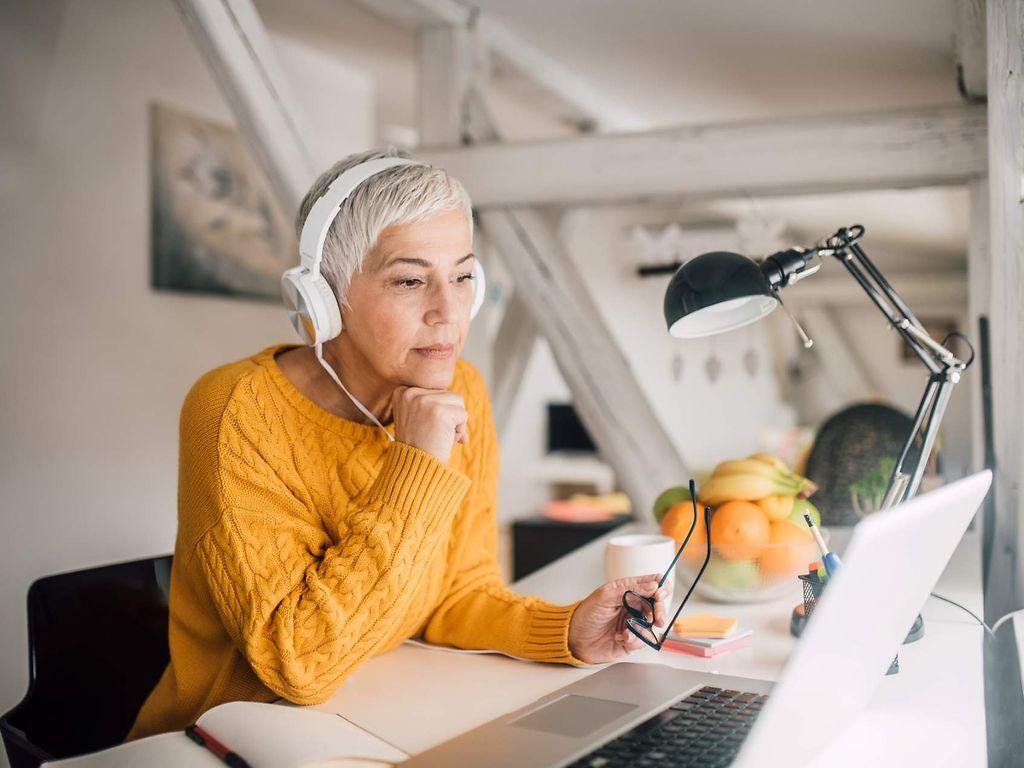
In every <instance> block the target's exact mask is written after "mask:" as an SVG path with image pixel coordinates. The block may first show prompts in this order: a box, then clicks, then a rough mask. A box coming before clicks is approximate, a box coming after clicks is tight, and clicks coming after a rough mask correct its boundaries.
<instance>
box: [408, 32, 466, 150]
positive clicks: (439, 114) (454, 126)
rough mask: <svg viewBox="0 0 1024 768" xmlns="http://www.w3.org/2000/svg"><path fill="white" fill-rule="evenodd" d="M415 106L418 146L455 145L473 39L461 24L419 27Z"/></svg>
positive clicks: (459, 140) (462, 118)
mask: <svg viewBox="0 0 1024 768" xmlns="http://www.w3.org/2000/svg"><path fill="white" fill-rule="evenodd" d="M416 37H417V41H418V44H419V67H418V73H419V88H418V89H417V107H418V110H417V111H418V123H419V140H420V145H424V144H427V145H434V146H458V145H459V144H460V143H462V138H463V136H462V134H463V128H464V125H465V123H466V116H467V114H468V113H467V110H468V109H469V102H468V99H469V94H470V87H471V84H472V79H473V66H474V48H475V45H474V41H473V40H472V35H471V34H470V33H469V32H468V31H467V30H466V29H465V28H463V27H455V26H452V25H450V24H433V25H430V26H424V27H420V28H419V31H418V32H417V36H416Z"/></svg>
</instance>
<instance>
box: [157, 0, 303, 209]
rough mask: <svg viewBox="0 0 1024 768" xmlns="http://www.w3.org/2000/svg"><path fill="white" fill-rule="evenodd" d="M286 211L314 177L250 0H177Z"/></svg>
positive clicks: (296, 115)
mask: <svg viewBox="0 0 1024 768" xmlns="http://www.w3.org/2000/svg"><path fill="white" fill-rule="evenodd" d="M174 4H175V5H176V6H177V8H178V10H179V12H180V13H181V16H182V19H183V20H184V22H185V26H186V27H187V28H188V31H189V32H190V33H191V34H192V37H193V39H194V40H195V42H196V45H197V46H198V48H199V50H200V52H201V53H202V55H203V57H204V59H205V60H206V64H207V66H208V67H209V68H210V72H211V73H212V74H213V78H214V80H215V81H216V82H217V85H218V86H219V87H220V89H221V92H222V93H223V94H224V97H225V99H227V102H228V104H229V105H230V106H231V111H232V112H233V113H234V115H235V119H236V120H237V121H238V125H239V128H240V129H241V131H242V134H243V135H244V136H245V138H246V140H247V141H248V144H249V148H250V149H251V150H252V152H253V153H254V154H255V155H256V159H257V162H259V164H260V165H261V166H262V168H263V170H264V171H265V172H266V173H267V176H268V178H269V180H270V184H271V186H272V188H273V189H274V193H275V194H276V195H277V198H278V200H279V201H280V202H281V204H282V205H283V206H284V209H285V210H288V211H292V210H295V209H296V208H298V205H299V202H300V201H301V200H302V196H303V195H304V194H305V193H306V190H307V189H309V185H310V184H311V183H312V182H313V179H314V178H315V174H316V166H315V163H314V162H313V158H312V155H311V154H310V153H309V150H308V148H307V146H306V143H305V141H304V140H303V135H304V130H303V120H302V117H301V113H300V112H299V110H298V108H297V106H296V102H295V99H294V98H293V97H292V95H291V91H290V89H289V87H288V83H287V80H286V78H285V76H284V74H283V72H282V70H281V68H280V66H279V65H278V64H277V57H276V55H275V52H274V49H273V46H272V44H271V42H270V38H269V36H268V35H267V32H266V29H265V28H264V27H263V23H262V22H261V21H260V17H259V14H258V13H257V12H256V9H255V8H254V7H253V4H252V0H174Z"/></svg>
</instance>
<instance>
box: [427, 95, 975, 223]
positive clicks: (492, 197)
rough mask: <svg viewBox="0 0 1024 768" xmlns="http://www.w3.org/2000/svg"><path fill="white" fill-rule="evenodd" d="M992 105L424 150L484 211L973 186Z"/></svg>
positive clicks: (832, 116)
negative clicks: (987, 111) (987, 108)
mask: <svg viewBox="0 0 1024 768" xmlns="http://www.w3.org/2000/svg"><path fill="white" fill-rule="evenodd" d="M985 142H986V130H985V108H984V107H983V106H973V105H971V106H959V105H957V106H952V107H932V108H925V109H912V110H903V111H898V112H883V113H868V114H865V113H851V114H846V115H831V116H825V117H820V116H818V117H806V118H799V119H787V120H770V121H756V122H741V123H725V124H719V125H707V126H687V127H680V128H673V129H670V130H663V131H657V132H651V133H634V134H617V135H601V136H581V137H575V138H568V139H555V140H546V141H529V142H514V143H513V142H510V143H491V144H481V145H476V146H471V147H458V148H454V147H453V148H447V149H442V148H438V149H429V148H428V149H424V150H423V152H422V155H423V156H424V157H425V159H427V160H428V161H429V162H431V163H433V164H435V165H438V166H441V167H443V168H445V169H447V170H448V171H449V172H450V173H452V174H454V175H455V176H456V177H458V178H459V179H461V180H462V182H463V183H464V184H465V185H466V187H467V189H468V190H469V193H470V195H471V196H472V198H473V203H474V205H476V206H479V207H487V206H502V205H538V204H581V203H596V202H619V201H626V200H632V201H636V200H643V199H648V198H657V197H670V198H674V197H684V198H686V197H689V198H725V197H745V196H749V195H753V196H761V195H805V194H824V193H831V192H843V191H849V190H858V189H889V188H910V187H928V186H941V185H951V184H964V183H966V182H967V181H968V180H970V179H973V178H976V177H979V176H982V175H984V173H985V170H986V143H985Z"/></svg>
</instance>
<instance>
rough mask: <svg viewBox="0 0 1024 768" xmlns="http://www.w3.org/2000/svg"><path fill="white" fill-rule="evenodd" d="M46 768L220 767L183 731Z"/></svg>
mask: <svg viewBox="0 0 1024 768" xmlns="http://www.w3.org/2000/svg"><path fill="white" fill-rule="evenodd" d="M43 765H44V766H46V768H139V766H142V765H144V766H146V768H224V763H222V762H221V761H220V760H218V759H217V757H216V756H215V755H214V754H213V753H212V752H210V751H209V750H206V749H203V748H202V747H200V746H199V745H198V744H196V743H194V742H192V741H190V740H189V738H188V737H187V736H186V735H185V734H184V732H179V731H175V732H173V733H161V734H159V735H158V736H149V737H147V738H145V739H139V740H138V741H133V742H130V743H128V744H120V745H118V746H116V747H110V748H109V749H104V750H103V751H101V752H93V753H92V754H89V755H81V756H80V757H68V758H65V759H64V760H52V761H50V762H48V763H43Z"/></svg>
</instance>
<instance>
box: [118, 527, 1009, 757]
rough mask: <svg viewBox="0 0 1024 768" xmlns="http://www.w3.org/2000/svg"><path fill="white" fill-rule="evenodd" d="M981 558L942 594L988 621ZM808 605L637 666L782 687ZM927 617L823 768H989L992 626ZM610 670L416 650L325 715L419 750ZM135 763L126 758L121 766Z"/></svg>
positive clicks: (766, 609)
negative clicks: (720, 643) (712, 652)
mask: <svg viewBox="0 0 1024 768" xmlns="http://www.w3.org/2000/svg"><path fill="white" fill-rule="evenodd" d="M638 530H643V529H642V528H641V527H640V526H638V525H631V526H628V527H623V528H619V529H618V530H616V531H615V532H613V533H609V534H607V535H606V536H604V537H602V538H600V539H597V540H596V541H594V542H592V543H591V544H588V545H587V546H585V547H583V548H582V549H580V550H578V551H576V552H574V553H573V554H571V555H569V556H567V557H564V558H562V559H561V560H558V561H556V562H555V563H552V564H551V565H549V566H548V567H546V568H544V569H542V570H540V571H538V572H537V573H534V574H532V575H531V576H529V577H528V578H526V579H522V580H521V581H519V582H517V583H516V584H515V585H514V587H515V589H516V590H517V591H519V592H520V593H523V594H535V595H539V596H541V597H544V598H546V599H548V600H551V601H553V602H557V603H568V602H572V601H573V600H576V599H578V598H579V597H583V596H585V595H587V594H589V593H590V592H591V591H592V590H593V589H594V588H596V587H597V586H599V585H600V584H601V583H603V581H604V574H603V557H604V545H605V540H606V539H607V538H608V537H609V536H612V535H616V534H619V533H623V532H629V531H638ZM844 541H845V537H843V536H839V535H836V536H835V537H834V538H833V546H834V547H835V548H836V549H837V550H839V551H840V552H841V551H842V546H841V543H842V542H844ZM980 561H981V557H980V546H979V541H978V536H977V535H976V534H969V535H968V536H967V537H965V539H964V540H963V542H961V545H960V547H959V548H958V550H957V552H956V554H955V555H954V556H953V559H952V561H951V562H950V565H949V567H948V568H947V569H946V572H945V573H944V574H943V576H942V578H941V579H940V581H939V584H938V586H937V588H936V590H935V591H937V592H938V593H939V594H942V595H944V596H946V597H949V598H951V599H953V600H957V601H958V602H960V603H963V604H964V605H966V606H967V607H969V608H970V609H971V610H973V611H975V612H976V613H978V614H980V613H981V611H982V606H981V602H982V598H981V565H980ZM695 597H696V596H695ZM800 600H801V594H800V589H799V585H798V582H796V580H795V579H794V586H793V592H792V595H791V596H790V597H786V598H784V599H782V600H779V601H777V602H774V603H766V604H761V605H752V606H723V605H718V604H709V603H704V602H702V601H701V600H699V599H695V600H694V601H693V603H692V604H691V605H692V610H693V611H694V612H699V611H704V610H710V611H715V612H717V613H720V614H726V615H735V616H737V617H738V618H739V620H740V623H741V625H743V626H746V627H751V628H753V629H754V642H753V644H752V645H751V646H749V647H747V648H744V649H741V650H739V651H734V652H733V653H731V654H728V655H726V656H723V657H721V658H719V659H700V658H697V657H693V656H686V655H682V654H677V653H670V652H662V653H660V654H659V653H657V652H656V651H653V650H651V649H648V648H645V649H643V650H642V651H637V652H636V653H634V654H632V655H631V656H630V657H628V659H627V661H628V662H631V663H661V664H668V665H671V666H674V667H680V668H684V669H694V670H701V671H705V672H707V673H708V675H709V676H712V677H711V681H712V682H713V675H715V674H730V675H739V676H742V677H754V678H761V679H766V680H775V679H777V678H778V676H779V673H780V672H781V671H782V667H783V665H784V664H785V662H786V659H787V658H788V656H789V654H790V652H791V650H792V648H793V644H794V642H795V641H794V640H793V638H791V637H790V635H789V616H790V611H791V610H792V607H793V605H795V604H796V603H797V602H799V601H800ZM688 610H689V609H688ZM923 613H924V617H925V636H924V638H923V639H922V640H920V641H918V642H916V643H914V644H912V645H908V646H904V647H903V649H902V650H901V651H900V672H899V674H897V675H894V676H890V677H886V678H884V679H883V680H882V681H881V685H880V687H879V689H878V692H877V693H876V695H875V697H874V699H873V701H872V703H871V706H870V707H869V709H868V710H867V711H866V712H864V713H863V715H862V716H861V717H860V718H859V719H858V720H857V721H856V722H854V723H852V724H851V725H850V727H849V728H848V729H847V730H846V731H845V732H844V733H843V734H842V736H841V737H840V738H839V739H838V740H837V741H836V742H834V743H833V744H832V746H831V747H830V748H829V750H828V752H827V754H824V755H821V756H820V757H819V759H818V760H817V761H816V762H815V763H814V765H815V766H820V767H821V768H838V767H843V768H845V767H846V766H850V767H851V768H853V767H856V768H862V767H863V766H872V768H882V767H883V766H904V765H911V764H913V765H923V766H929V767H930V768H931V767H932V766H956V768H972V767H973V766H983V765H985V763H986V759H985V758H986V744H985V704H984V702H985V697H984V688H983V669H982V629H981V627H980V626H978V625H977V624H975V623H974V622H973V620H972V619H971V618H970V617H968V616H966V615H965V614H964V613H962V612H961V611H960V610H959V609H956V608H954V607H952V606H949V605H946V604H945V603H942V602H939V601H937V600H929V601H928V603H927V604H926V605H925V607H924V611H923ZM1020 626H1021V625H1018V631H1020V629H1019V627H1020ZM601 668H603V667H602V666H594V667H587V668H577V667H570V666H567V665H564V664H538V663H533V662H527V661H520V660H516V659H511V658H508V657H506V656H500V655H494V654H487V655H484V654H465V653H452V652H446V651H442V650H435V649H425V648H421V647H416V646H412V645H408V644H406V645H402V646H399V647H398V648H396V649H395V650H393V651H391V652H390V653H387V654H385V655H383V656H378V657H376V658H373V659H371V660H370V661H368V662H366V664H364V665H363V666H362V667H360V668H359V669H358V670H357V671H356V672H355V673H354V674H353V675H352V676H351V677H349V679H348V680H346V681H345V683H344V685H342V687H341V688H340V689H339V690H338V692H337V693H336V694H335V695H334V697H333V698H332V699H331V700H330V701H329V702H327V703H326V704H322V705H320V706H318V707H316V709H322V710H325V711H329V712H333V713H336V714H338V715H341V716H342V717H344V718H346V719H347V720H349V721H351V722H352V723H354V724H356V725H358V726H360V727H361V728H363V729H364V730H366V731H368V732H369V733H371V734H374V735H375V736H377V737H378V738H380V739H382V740H384V741H386V742H388V743H390V744H392V745H393V746H395V747H398V748H399V749H400V750H402V751H403V752H406V753H408V754H416V753H418V752H422V751H423V750H425V749H428V748H430V747H432V746H434V745H436V744H440V743H441V742H444V741H446V740H448V739H450V738H452V737H454V736H457V735H458V734H460V733H463V732H465V731H467V730H469V729H471V728H474V727H476V726H478V725H481V724H483V723H485V722H487V721H488V720H492V719H494V718H496V717H500V716H501V715H504V714H507V713H508V712H511V711H513V710H516V709H518V708H520V707H522V706H525V705H527V704H529V703H530V702H532V701H534V700H536V699H537V698H539V697H540V696H543V695H544V694H547V693H550V692H552V691H554V690H556V689H558V688H561V687H563V686H565V685H568V684H569V683H571V682H573V681H575V680H579V679H581V678H582V677H585V676H587V675H590V674H593V673H594V672H595V671H597V670H598V669H601ZM793 716H794V717H804V718H805V719H806V721H807V727H808V728H811V727H813V722H814V716H813V704H812V705H811V706H809V707H808V712H807V713H806V714H805V713H802V712H794V713H793ZM143 744H144V742H135V743H134V744H128V745H125V746H122V747H116V748H115V749H114V750H112V752H118V753H119V754H120V756H121V757H123V758H130V753H131V750H133V749H142V745H143ZM172 753H173V754H172ZM147 755H148V757H147V763H148V764H150V765H156V764H160V765H165V766H174V768H181V767H182V766H186V765H187V766H194V767H195V768H200V767H202V768H207V767H209V768H214V766H217V765H221V763H220V762H219V761H217V759H216V758H214V757H213V756H212V755H211V754H210V753H208V752H206V751H204V750H201V749H196V748H194V747H193V746H192V745H191V744H190V742H188V740H187V739H185V738H184V736H182V737H181V739H180V740H176V741H173V742H168V751H167V752H166V753H164V752H160V754H158V755H153V754H149V753H147ZM157 758H159V759H157ZM131 762H132V760H130V759H127V760H122V761H121V764H129V763H131ZM794 768H795V767H794Z"/></svg>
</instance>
